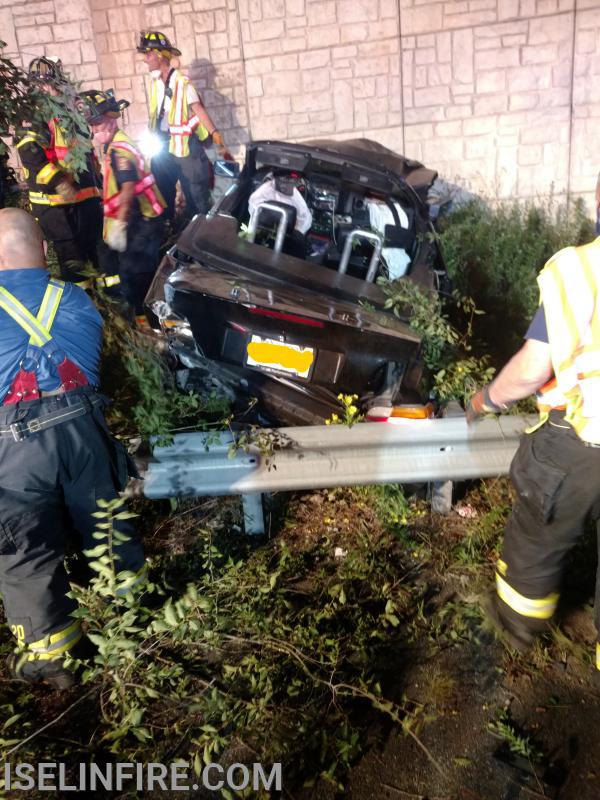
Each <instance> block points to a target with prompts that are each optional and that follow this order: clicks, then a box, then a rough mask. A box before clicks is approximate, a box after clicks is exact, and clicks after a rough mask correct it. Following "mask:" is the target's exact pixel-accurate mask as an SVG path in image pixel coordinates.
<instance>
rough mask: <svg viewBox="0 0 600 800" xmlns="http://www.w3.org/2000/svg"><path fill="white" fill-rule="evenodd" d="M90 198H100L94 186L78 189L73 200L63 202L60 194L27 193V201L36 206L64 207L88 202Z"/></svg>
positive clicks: (98, 190) (98, 191)
mask: <svg viewBox="0 0 600 800" xmlns="http://www.w3.org/2000/svg"><path fill="white" fill-rule="evenodd" d="M90 197H100V189H98V188H96V187H95V186H88V187H86V188H85V189H80V190H79V191H78V192H77V194H76V195H75V199H74V200H65V198H64V197H63V196H62V195H61V194H46V193H45V192H29V200H30V202H31V203H34V204H35V205H38V206H64V205H72V204H73V203H81V202H82V201H83V200H89V198H90Z"/></svg>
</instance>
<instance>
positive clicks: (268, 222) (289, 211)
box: [258, 200, 296, 232]
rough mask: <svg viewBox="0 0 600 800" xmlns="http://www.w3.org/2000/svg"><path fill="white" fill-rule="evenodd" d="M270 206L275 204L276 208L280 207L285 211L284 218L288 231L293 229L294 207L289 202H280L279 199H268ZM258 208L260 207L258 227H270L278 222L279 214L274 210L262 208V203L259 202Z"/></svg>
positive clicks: (294, 222) (294, 219) (294, 223)
mask: <svg viewBox="0 0 600 800" xmlns="http://www.w3.org/2000/svg"><path fill="white" fill-rule="evenodd" d="M268 203H269V205H270V206H277V208H281V209H283V210H284V211H285V218H286V223H287V229H286V230H288V231H290V232H291V231H293V230H294V228H295V227H296V207H295V206H293V205H292V204H291V203H282V202H280V201H279V200H269V201H268ZM258 208H260V209H262V210H261V212H260V217H259V220H258V224H259V227H261V228H265V227H269V228H270V227H272V226H273V225H278V224H279V220H280V217H279V214H276V213H275V212H274V211H271V210H270V209H269V208H263V203H261V204H260V205H259V206H258Z"/></svg>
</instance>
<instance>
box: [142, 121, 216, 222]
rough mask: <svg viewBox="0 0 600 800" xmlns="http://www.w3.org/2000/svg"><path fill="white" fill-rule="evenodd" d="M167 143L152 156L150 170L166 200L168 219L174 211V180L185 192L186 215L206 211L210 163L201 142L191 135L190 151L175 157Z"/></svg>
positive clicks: (175, 187)
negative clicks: (157, 153)
mask: <svg viewBox="0 0 600 800" xmlns="http://www.w3.org/2000/svg"><path fill="white" fill-rule="evenodd" d="M167 148H168V144H165V149H164V150H163V151H162V152H161V153H160V155H158V156H155V157H154V158H153V159H152V172H153V173H154V177H155V178H156V183H157V184H158V188H159V189H160V192H161V194H162V196H163V197H164V198H165V202H166V204H167V213H168V216H169V219H172V218H173V215H174V213H175V195H176V191H177V181H179V182H180V183H181V189H182V191H183V194H184V195H185V202H186V217H189V218H190V219H191V218H192V217H193V216H194V215H195V214H207V213H208V211H209V210H210V206H211V197H210V183H211V174H212V173H211V165H210V162H209V160H208V156H207V155H206V152H205V150H204V147H203V145H202V144H201V142H200V141H199V140H198V138H197V137H195V136H191V137H190V154H189V155H188V156H185V157H183V158H177V156H174V155H173V154H172V153H169V152H168V149H167Z"/></svg>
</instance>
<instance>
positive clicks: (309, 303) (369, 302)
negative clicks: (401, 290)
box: [146, 139, 447, 425]
mask: <svg viewBox="0 0 600 800" xmlns="http://www.w3.org/2000/svg"><path fill="white" fill-rule="evenodd" d="M435 178H436V173H435V172H434V171H432V170H429V169H426V168H425V167H424V166H423V165H422V164H420V163H418V162H416V161H411V160H409V159H407V158H404V157H403V156H400V155H397V154H395V153H393V152H392V151H391V150H388V149H387V148H385V147H383V146H382V145H380V144H378V143H376V142H372V141H369V140H366V139H357V140H350V141H343V142H336V141H328V140H322V141H321V140H317V141H311V142H307V143H304V144H303V143H296V144H292V143H287V142H271V141H258V142H253V143H251V144H249V145H248V147H247V154H246V161H245V164H244V167H243V170H242V171H241V174H240V175H239V179H238V180H237V181H236V182H235V184H233V185H232V186H231V187H230V189H229V191H227V192H226V193H225V195H224V196H223V197H222V198H221V199H220V200H219V201H218V202H217V203H216V205H215V206H214V207H213V209H212V210H211V212H210V213H209V214H208V215H207V216H206V217H196V218H195V219H194V220H193V221H192V222H191V223H190V224H189V225H188V227H187V228H186V229H185V230H184V231H183V233H182V234H181V236H180V238H179V239H178V241H177V243H176V245H175V246H174V247H172V248H171V250H170V251H169V252H168V254H167V255H166V256H165V258H164V260H163V261H162V263H161V265H160V267H159V269H158V271H157V274H156V277H155V279H154V282H153V284H152V286H151V288H150V291H149V293H148V295H147V297H146V307H147V312H148V318H149V320H150V323H151V325H152V326H153V327H155V328H157V329H160V331H162V333H163V334H164V336H165V337H166V338H167V341H168V344H169V349H170V351H171V352H172V353H173V354H174V355H175V356H176V357H177V359H178V360H179V362H180V364H182V365H183V366H184V367H185V368H187V369H188V370H189V373H186V375H189V376H192V377H193V383H194V385H198V380H200V385H202V381H203V380H204V381H205V385H217V386H220V387H221V388H223V387H226V388H227V390H228V391H229V393H230V395H231V396H232V397H233V398H236V399H239V398H244V397H245V398H256V400H257V401H258V406H257V407H258V409H259V413H260V415H261V419H262V420H263V421H265V422H266V423H268V424H278V425H307V424H322V423H323V421H324V420H325V419H327V418H329V417H330V416H331V414H332V413H336V412H339V410H340V401H339V399H338V398H339V395H356V396H357V398H358V399H357V401H356V404H357V406H358V408H359V409H360V411H361V412H362V413H365V414H367V416H369V415H370V417H371V418H373V419H375V418H377V419H379V418H381V411H380V410H379V409H382V408H385V409H388V415H389V413H390V411H389V410H390V409H391V408H393V407H399V408H401V407H403V406H406V405H410V406H411V408H412V406H414V404H415V403H417V404H422V405H423V407H425V406H424V401H425V400H426V398H422V397H421V396H420V395H419V390H418V387H419V382H420V374H421V361H420V357H419V353H420V344H421V341H420V337H419V336H418V335H417V334H416V333H415V331H414V330H412V329H411V327H410V325H409V320H408V319H405V320H403V319H399V318H398V317H396V316H394V315H393V314H392V313H391V312H390V311H388V310H386V309H385V308H384V305H385V300H386V295H385V293H384V292H383V291H382V289H381V288H380V286H378V285H377V281H378V279H379V278H381V277H384V278H388V279H390V280H411V281H416V282H418V283H419V284H422V285H423V286H425V287H429V288H431V289H436V290H442V289H443V288H444V286H445V283H446V281H447V276H446V271H445V267H444V265H443V261H442V258H441V254H440V252H439V250H438V247H437V244H436V242H435V241H434V239H433V237H430V236H427V234H428V232H430V230H431V222H430V219H429V213H428V206H427V203H426V196H427V191H428V189H429V187H430V186H431V185H432V183H433V181H434V180H435ZM211 381H212V384H211ZM398 413H401V412H398ZM384 416H385V415H384Z"/></svg>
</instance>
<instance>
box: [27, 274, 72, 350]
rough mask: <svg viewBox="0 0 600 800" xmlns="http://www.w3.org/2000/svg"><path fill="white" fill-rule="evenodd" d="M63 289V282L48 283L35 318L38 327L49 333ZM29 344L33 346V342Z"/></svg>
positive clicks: (53, 281) (52, 281)
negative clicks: (40, 326) (38, 324)
mask: <svg viewBox="0 0 600 800" xmlns="http://www.w3.org/2000/svg"><path fill="white" fill-rule="evenodd" d="M64 289H65V283H64V281H57V280H54V279H52V280H50V281H49V282H48V286H47V287H46V291H45V292H44V297H43V299H42V305H41V306H40V310H39V311H38V313H37V317H36V318H37V320H38V322H39V323H40V325H43V326H44V328H46V330H47V331H50V329H51V328H52V325H53V323H54V317H55V316H56V312H57V311H58V307H59V305H60V301H61V300H62V295H63V291H64ZM30 343H31V344H33V342H30Z"/></svg>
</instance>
